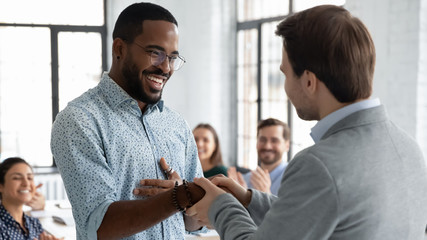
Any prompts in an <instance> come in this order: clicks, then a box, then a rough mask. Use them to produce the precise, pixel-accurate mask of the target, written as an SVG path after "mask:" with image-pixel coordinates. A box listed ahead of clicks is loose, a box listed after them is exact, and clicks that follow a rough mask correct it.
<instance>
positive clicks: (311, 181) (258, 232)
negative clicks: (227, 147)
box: [209, 154, 339, 240]
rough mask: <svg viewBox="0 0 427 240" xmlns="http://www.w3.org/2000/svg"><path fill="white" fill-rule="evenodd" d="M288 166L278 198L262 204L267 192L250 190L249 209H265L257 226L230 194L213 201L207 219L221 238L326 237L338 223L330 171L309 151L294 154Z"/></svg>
mask: <svg viewBox="0 0 427 240" xmlns="http://www.w3.org/2000/svg"><path fill="white" fill-rule="evenodd" d="M288 168H289V169H288V171H287V172H286V173H285V176H284V178H283V180H282V184H281V187H280V190H279V193H278V197H277V199H275V200H274V199H273V198H270V200H272V201H271V202H270V203H267V204H264V205H263V204H262V200H263V199H264V200H265V199H266V195H264V194H259V193H258V192H256V191H254V192H253V193H254V196H253V197H254V198H253V199H252V201H254V202H252V201H251V203H250V206H249V212H250V213H251V214H255V215H258V217H262V212H266V213H265V216H264V217H263V220H262V222H261V224H260V225H259V227H256V224H255V222H254V220H253V219H252V218H251V215H250V214H249V213H248V212H247V211H246V210H245V209H244V207H243V206H242V205H241V204H240V203H239V202H238V201H237V200H236V199H234V198H233V197H232V196H231V195H229V194H223V195H221V196H219V197H218V198H217V199H216V200H215V201H214V203H213V204H212V206H211V207H210V208H209V220H210V221H211V223H213V225H214V226H215V229H216V230H217V232H218V233H219V234H220V236H221V239H277V237H278V236H282V237H286V238H287V239H305V240H318V239H328V237H329V236H330V235H331V234H332V232H333V230H334V229H335V227H336V225H337V221H338V220H337V219H338V217H337V216H338V211H339V201H338V196H337V193H336V186H335V184H334V181H333V179H332V177H331V175H330V174H329V172H328V170H327V168H326V167H325V166H324V165H323V163H322V162H321V161H319V159H317V158H316V157H315V156H313V155H310V154H305V155H301V156H299V157H296V158H294V160H292V162H291V163H290V165H289V166H288ZM270 205H271V207H269V206H270ZM257 211H259V212H257ZM253 217H254V216H253Z"/></svg>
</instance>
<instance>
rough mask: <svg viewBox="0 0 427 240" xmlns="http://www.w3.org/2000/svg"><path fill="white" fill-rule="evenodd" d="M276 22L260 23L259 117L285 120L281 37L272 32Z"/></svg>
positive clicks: (285, 108)
mask: <svg viewBox="0 0 427 240" xmlns="http://www.w3.org/2000/svg"><path fill="white" fill-rule="evenodd" d="M277 24H278V22H271V23H265V24H263V25H262V41H261V42H262V46H261V47H262V58H261V61H262V64H261V66H262V71H261V73H262V76H261V84H262V87H261V90H262V92H261V109H262V112H261V119H265V118H269V117H274V118H278V119H280V120H282V121H284V122H287V118H288V116H287V115H288V114H287V108H288V106H287V102H288V98H287V96H286V93H285V90H284V85H285V76H284V74H283V73H282V72H281V71H280V64H281V58H282V39H281V38H280V37H277V36H276V35H275V34H274V31H275V29H276V26H277Z"/></svg>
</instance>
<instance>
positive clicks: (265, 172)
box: [228, 118, 290, 195]
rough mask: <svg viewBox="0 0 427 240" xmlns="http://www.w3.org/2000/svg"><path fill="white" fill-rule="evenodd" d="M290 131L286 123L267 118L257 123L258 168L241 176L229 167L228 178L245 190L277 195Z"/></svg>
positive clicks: (284, 165)
mask: <svg viewBox="0 0 427 240" xmlns="http://www.w3.org/2000/svg"><path fill="white" fill-rule="evenodd" d="M289 143H290V130H289V127H288V125H287V124H286V123H284V122H282V121H280V120H278V119H275V118H268V119H265V120H262V121H261V122H259V124H258V127H257V145H256V148H257V152H258V161H259V164H260V165H259V166H258V167H257V168H256V169H255V170H253V171H249V172H247V173H244V174H241V173H240V172H238V171H236V168H234V167H230V168H229V170H228V174H229V177H230V178H233V179H234V180H235V181H237V182H238V183H240V185H242V186H243V187H245V188H254V189H257V190H259V191H262V192H266V193H272V194H274V195H277V192H278V191H279V187H280V181H281V179H282V176H283V173H284V172H285V169H286V166H287V165H288V163H287V161H286V160H285V158H286V153H287V152H288V151H289Z"/></svg>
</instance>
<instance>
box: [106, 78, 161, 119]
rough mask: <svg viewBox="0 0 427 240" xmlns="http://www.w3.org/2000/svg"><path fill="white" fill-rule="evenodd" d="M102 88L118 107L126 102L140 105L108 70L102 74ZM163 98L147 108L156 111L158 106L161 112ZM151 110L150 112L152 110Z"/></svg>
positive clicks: (111, 103)
mask: <svg viewBox="0 0 427 240" xmlns="http://www.w3.org/2000/svg"><path fill="white" fill-rule="evenodd" d="M99 84H100V86H101V90H102V91H103V92H104V94H105V95H106V101H107V102H108V103H109V104H110V105H111V106H112V107H114V108H116V107H118V106H119V105H120V104H122V103H124V102H128V103H129V104H130V105H133V106H135V107H137V108H138V109H139V107H138V102H137V101H136V100H135V99H133V98H132V97H131V96H130V95H129V94H128V93H127V92H126V91H125V90H123V88H121V87H120V86H119V85H118V84H117V83H116V82H115V81H114V80H113V79H112V78H111V77H110V76H109V75H108V72H104V73H103V74H102V78H101V82H100V83H99ZM163 106H164V103H163V100H160V101H158V102H157V103H155V104H149V105H148V106H147V110H151V111H154V110H155V109H156V108H157V109H159V111H160V112H162V111H163ZM151 111H150V112H151Z"/></svg>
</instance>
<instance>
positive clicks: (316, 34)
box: [187, 5, 427, 240]
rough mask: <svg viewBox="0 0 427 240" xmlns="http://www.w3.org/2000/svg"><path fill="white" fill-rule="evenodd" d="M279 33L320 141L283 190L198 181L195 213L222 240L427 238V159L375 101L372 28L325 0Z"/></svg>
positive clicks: (290, 78) (291, 92) (291, 86)
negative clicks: (273, 192) (200, 189)
mask: <svg viewBox="0 0 427 240" xmlns="http://www.w3.org/2000/svg"><path fill="white" fill-rule="evenodd" d="M276 34H277V35H279V36H281V37H282V38H283V49H282V63H281V66H280V70H281V71H282V72H283V73H284V75H285V76H286V81H285V91H286V94H287V95H288V97H289V99H290V101H291V102H292V104H293V105H294V106H295V108H296V111H297V113H298V116H299V117H300V118H301V119H304V120H318V121H319V122H318V123H317V124H316V125H315V126H314V127H313V128H312V132H311V136H312V138H313V140H314V142H315V144H314V145H313V146H311V147H308V148H306V149H304V150H302V151H301V152H299V153H298V154H297V155H296V156H295V157H294V158H293V159H292V161H290V162H289V165H288V166H287V169H286V172H285V174H284V175H283V179H282V183H281V186H280V189H279V193H278V195H277V196H274V195H271V194H266V193H262V192H259V191H257V190H254V189H252V190H247V189H245V188H243V187H241V186H240V185H239V184H238V183H236V182H235V181H233V180H232V179H229V178H226V177H216V178H214V179H212V180H211V181H212V182H211V181H209V180H207V179H205V178H196V179H195V183H196V184H199V185H200V186H201V187H203V188H204V189H205V191H206V194H205V196H204V198H203V199H202V200H200V201H199V202H198V203H197V204H195V205H194V206H193V207H192V208H190V209H188V210H187V214H188V215H190V216H194V217H196V218H197V219H199V221H200V222H202V223H204V224H211V225H212V226H214V227H215V229H216V231H217V232H218V233H219V235H220V236H221V239H278V238H286V239H305V240H310V239H313V240H319V239H335V240H341V239H346V240H348V239H370V240H383V239H388V240H401V239H411V240H415V239H417V240H423V239H424V238H425V233H424V231H425V227H426V223H427V214H426V213H427V204H426V202H427V191H426V189H427V172H426V164H425V161H424V159H423V156H422V153H421V150H420V147H419V146H418V144H417V143H416V142H415V140H414V139H413V138H412V137H411V136H410V135H408V134H407V133H405V132H404V131H403V130H402V129H400V128H399V127H397V126H396V125H395V124H394V123H393V122H391V120H390V119H389V117H388V116H387V114H386V111H385V108H384V106H382V105H381V103H380V101H379V99H371V98H370V96H371V94H372V82H373V77H374V66H375V47H374V43H373V41H372V38H371V36H370V34H369V32H368V30H367V28H366V27H365V25H364V24H363V23H362V22H361V21H360V20H359V19H358V18H356V17H354V16H352V15H351V14H350V13H349V12H348V11H347V10H345V9H344V8H342V7H338V6H333V5H323V6H318V7H314V8H311V9H307V10H305V11H302V12H299V13H296V14H294V15H292V16H289V17H287V18H286V19H285V20H284V21H282V22H281V23H279V25H278V26H277V30H276ZM217 186H219V187H221V188H223V189H226V190H227V191H228V192H231V193H232V194H233V195H231V194H227V193H226V192H225V191H224V190H223V189H221V188H219V187H217ZM245 207H246V208H247V209H245Z"/></svg>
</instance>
